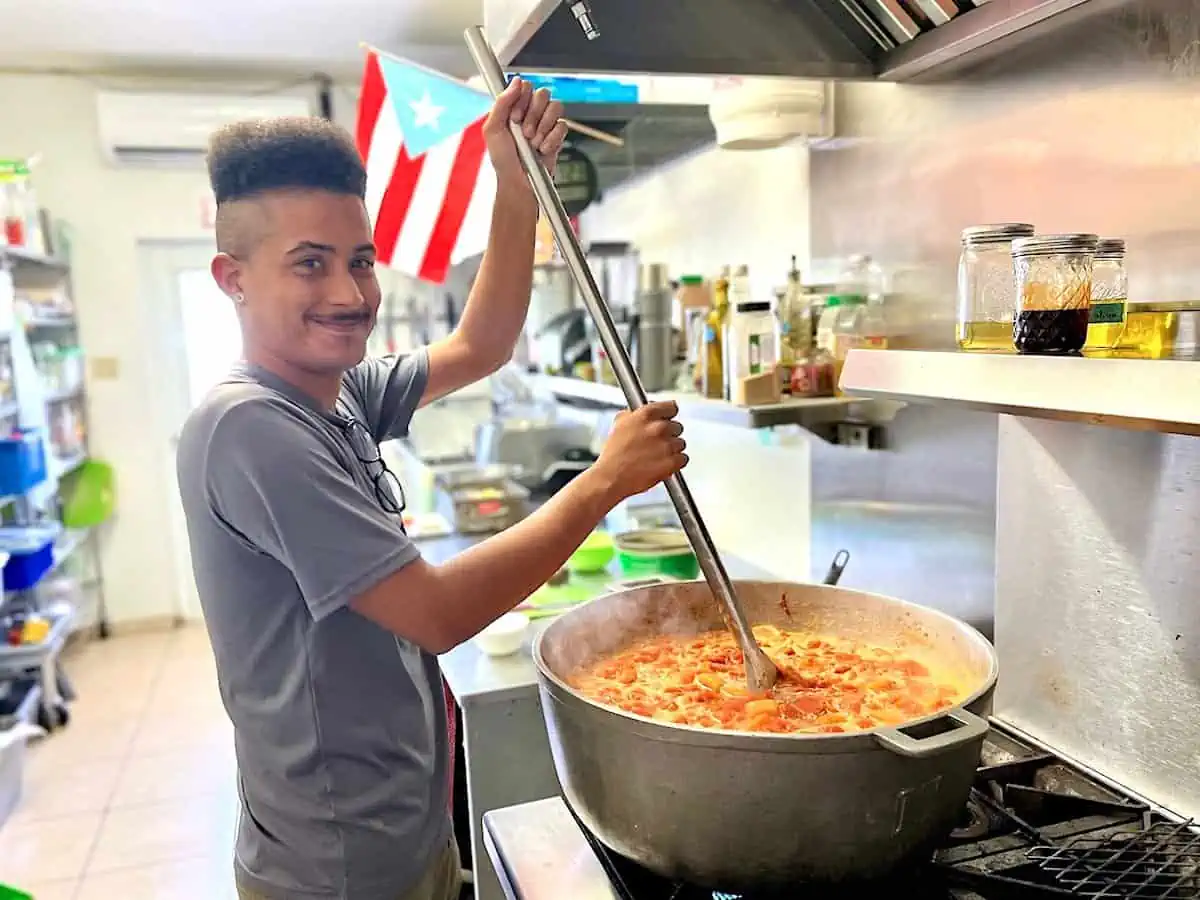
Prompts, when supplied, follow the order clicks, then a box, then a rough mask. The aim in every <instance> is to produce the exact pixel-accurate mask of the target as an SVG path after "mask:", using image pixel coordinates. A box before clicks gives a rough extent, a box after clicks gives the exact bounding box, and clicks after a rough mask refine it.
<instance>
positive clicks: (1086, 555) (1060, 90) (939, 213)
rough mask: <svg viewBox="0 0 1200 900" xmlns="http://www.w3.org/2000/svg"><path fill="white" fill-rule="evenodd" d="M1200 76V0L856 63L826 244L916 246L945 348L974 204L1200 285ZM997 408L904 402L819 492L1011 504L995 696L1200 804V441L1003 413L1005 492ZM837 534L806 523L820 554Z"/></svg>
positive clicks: (1003, 530)
mask: <svg viewBox="0 0 1200 900" xmlns="http://www.w3.org/2000/svg"><path fill="white" fill-rule="evenodd" d="M1198 74H1200V0H1154V2H1144V3H1140V4H1136V5H1135V6H1133V7H1130V8H1127V9H1126V10H1125V11H1124V12H1118V13H1104V14H1102V15H1098V16H1094V17H1091V18H1089V19H1087V20H1085V21H1082V22H1079V23H1077V24H1076V25H1074V26H1072V27H1071V28H1069V29H1068V30H1066V31H1064V32H1059V33H1058V34H1055V35H1053V36H1051V37H1049V38H1047V39H1045V40H1042V41H1040V42H1036V43H1032V44H1028V45H1025V46H1022V47H1019V48H1014V49H1012V50H1011V51H1006V52H1004V53H1002V54H999V55H997V56H995V57H994V58H992V59H991V60H989V61H988V62H987V63H985V64H982V65H980V66H977V67H976V68H975V69H974V70H972V71H970V72H967V73H964V74H961V75H960V76H959V77H958V78H957V79H956V80H955V82H954V83H950V84H930V85H881V84H847V85H841V86H839V88H838V95H837V115H838V118H839V120H838V123H837V130H838V134H839V135H840V136H841V137H843V138H846V139H847V140H844V141H842V142H841V149H836V150H819V151H814V152H813V153H812V156H811V162H810V172H811V186H812V206H811V228H812V256H813V259H814V260H820V259H823V258H824V259H829V258H833V257H838V256H844V255H846V254H850V253H854V252H868V253H871V254H872V255H874V256H875V257H876V258H877V259H878V260H879V261H880V262H882V263H884V264H885V265H887V266H888V267H902V268H903V269H904V270H905V273H906V274H905V283H904V285H903V290H904V292H905V294H906V299H905V300H904V301H901V302H900V305H899V308H898V310H897V311H898V312H899V319H900V320H901V321H902V322H904V323H907V324H906V327H905V329H904V331H905V332H906V334H905V336H904V338H905V342H906V343H908V344H909V345H913V346H920V347H929V348H949V347H952V346H953V341H954V319H955V297H954V287H955V272H956V261H957V256H958V249H959V246H958V236H959V233H960V231H961V229H962V228H964V227H965V226H968V225H973V224H980V223H985V222H996V221H1024V222H1030V223H1032V224H1034V225H1035V226H1036V227H1037V229H1038V230H1039V231H1041V232H1055V231H1089V232H1096V233H1099V234H1101V235H1103V236H1111V237H1123V238H1125V239H1126V241H1127V242H1128V266H1129V271H1130V297H1131V299H1132V300H1134V301H1138V300H1192V299H1197V295H1198V294H1200V290H1198V285H1200V77H1198ZM996 423H997V417H995V416H985V415H981V414H974V413H958V412H954V411H951V410H944V409H941V410H936V411H934V410H928V409H917V408H912V409H909V410H907V411H905V412H902V413H901V415H900V417H899V418H898V419H897V422H896V423H895V425H894V426H893V428H892V437H893V448H894V449H892V450H891V451H885V452H882V453H862V454H859V455H854V454H852V453H851V452H849V451H846V450H840V449H838V448H829V447H822V448H818V450H817V451H814V454H813V473H812V484H813V491H814V494H815V496H816V498H817V501H818V504H833V505H834V506H841V507H845V506H847V505H851V506H852V505H853V504H854V501H856V500H857V501H881V500H882V501H885V503H892V504H897V505H901V506H903V505H904V504H907V503H917V504H925V505H930V504H937V503H939V502H940V503H948V504H950V505H952V506H956V507H958V508H960V509H961V510H963V511H964V512H963V515H965V516H966V517H967V520H968V521H973V522H975V523H976V524H978V523H980V522H986V521H988V520H989V519H990V517H992V516H993V515H995V513H996V511H997V509H998V513H999V525H998V531H999V548H1000V550H999V555H998V563H999V575H998V581H997V584H996V609H997V613H996V618H997V627H996V632H997V635H996V637H997V647H998V650H999V652H1000V659H1001V668H1002V674H1001V689H1000V691H999V693H998V694H997V711H998V714H1000V715H1001V716H1003V717H1005V718H1006V719H1008V720H1010V721H1014V722H1016V723H1017V724H1019V725H1020V726H1022V727H1024V728H1027V729H1028V730H1030V731H1031V732H1032V733H1034V734H1035V735H1036V736H1037V737H1039V738H1041V739H1043V740H1045V741H1047V742H1048V743H1051V744H1052V745H1055V746H1056V747H1058V748H1060V749H1062V750H1065V751H1067V752H1069V753H1071V754H1073V755H1075V756H1076V757H1079V758H1081V759H1082V760H1083V761H1084V762H1086V763H1088V764H1090V765H1092V766H1094V767H1096V768H1099V769H1100V770H1102V771H1104V772H1105V773H1106V774H1108V775H1110V776H1111V777H1113V778H1116V779H1117V780H1126V781H1127V782H1128V783H1129V784H1130V785H1131V786H1132V787H1134V788H1136V789H1138V790H1141V791H1143V792H1144V793H1147V794H1150V795H1152V796H1154V798H1155V799H1158V800H1160V801H1162V802H1165V803H1166V804H1168V805H1169V806H1172V807H1174V808H1175V809H1177V810H1179V811H1180V812H1185V813H1188V814H1192V815H1196V814H1200V774H1197V772H1200V769H1198V768H1197V765H1198V763H1197V758H1196V749H1195V748H1196V747H1197V746H1200V726H1198V725H1197V724H1196V717H1195V716H1193V715H1190V713H1189V711H1190V710H1193V709H1194V708H1195V704H1196V703H1197V702H1198V701H1200V675H1198V674H1197V672H1198V671H1200V670H1198V668H1197V662H1196V660H1197V659H1198V658H1200V657H1198V656H1197V651H1196V646H1197V644H1196V640H1197V637H1196V636H1197V630H1198V629H1200V613H1198V612H1197V606H1196V604H1195V596H1194V595H1195V585H1196V577H1197V570H1196V567H1195V559H1194V554H1193V553H1192V551H1191V549H1189V548H1193V547H1195V546H1196V544H1197V541H1198V540H1200V531H1198V530H1197V523H1198V522H1200V518H1197V504H1200V466H1198V465H1197V459H1198V457H1200V443H1198V442H1197V439H1195V438H1186V437H1161V436H1154V435H1143V434H1132V433H1122V432H1112V431H1109V430H1107V429H1102V428H1089V427H1087V426H1078V425H1055V424H1052V423H1050V424H1048V423H1036V422H1034V423H1022V422H1020V421H1019V420H1009V419H1005V420H1003V421H1002V423H1001V428H1000V432H1001V435H1002V436H1003V438H1004V439H1003V440H1002V441H1001V456H1000V459H1001V463H1000V465H1001V466H1002V468H1001V470H1000V478H999V503H998V504H997V503H996V493H995V492H996V485H997V479H996V462H995V461H996V444H997V438H996V435H997V425H996ZM859 505H865V506H870V504H869V503H866V504H863V503H860V504H859ZM1180 529H1182V530H1180ZM821 534H822V531H821V526H820V525H819V524H817V523H814V544H815V546H814V558H815V561H817V562H819V560H820V559H821V550H820V549H818V547H819V545H820V542H821V540H822V538H821ZM980 537H981V539H983V538H986V537H987V536H986V535H980ZM942 549H943V550H944V551H945V555H948V556H950V557H951V558H953V557H952V554H953V553H955V552H959V551H958V550H957V549H956V545H954V544H951V543H944V544H942ZM976 549H977V548H976ZM884 552H890V551H886V550H885V551H884ZM895 562H896V561H895V560H889V561H888V563H889V564H895ZM900 562H903V560H901V561H900ZM983 562H984V560H983V559H982V557H981V556H978V554H977V558H976V563H977V564H982V563H983ZM940 577H942V576H941V574H940V573H935V575H934V580H935V581H936V579H937V578H940ZM940 583H941V585H942V589H943V590H945V589H947V588H950V587H953V586H954V584H955V582H953V581H951V582H945V580H944V578H943V579H942V581H941V582H940ZM972 583H974V584H975V585H976V587H978V583H979V579H978V578H976V579H974V581H973V582H972Z"/></svg>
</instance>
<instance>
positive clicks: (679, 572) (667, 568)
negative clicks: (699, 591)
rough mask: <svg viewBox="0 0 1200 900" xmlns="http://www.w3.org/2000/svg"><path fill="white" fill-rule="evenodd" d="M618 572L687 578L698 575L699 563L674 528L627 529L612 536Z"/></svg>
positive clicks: (687, 579)
mask: <svg viewBox="0 0 1200 900" xmlns="http://www.w3.org/2000/svg"><path fill="white" fill-rule="evenodd" d="M614 540H615V543H616V545H617V559H618V560H619V562H620V565H621V572H622V574H624V575H628V576H629V577H631V578H647V577H649V576H652V575H662V576H666V577H668V578H677V579H679V580H680V581H691V580H692V579H693V578H698V577H699V576H700V562H699V561H698V560H697V559H696V554H695V553H693V552H692V547H691V545H690V544H689V543H688V539H687V535H686V534H684V533H683V532H682V531H680V530H679V529H677V528H653V529H646V530H643V531H627V532H625V533H624V534H618V535H617V536H616V538H615V539H614Z"/></svg>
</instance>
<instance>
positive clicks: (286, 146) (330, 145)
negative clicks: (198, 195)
mask: <svg viewBox="0 0 1200 900" xmlns="http://www.w3.org/2000/svg"><path fill="white" fill-rule="evenodd" d="M208 178H209V182H210V183H211V184H212V190H213V193H214V194H215V195H216V199H217V206H220V205H221V204H222V203H227V202H231V201H235V200H246V199H250V198H252V197H255V196H257V195H260V194H264V193H267V192H270V191H285V190H319V191H330V192H332V193H335V194H348V195H352V196H355V197H358V198H360V199H361V198H363V197H364V196H365V195H366V189H367V172H366V169H365V168H364V166H363V162H362V159H361V158H360V157H359V155H358V150H357V149H356V148H355V146H354V142H353V141H352V140H351V139H350V135H349V134H347V133H346V131H345V129H343V128H340V127H338V126H337V125H334V124H333V123H332V122H330V121H328V120H326V119H319V118H315V117H287V118H277V119H251V120H248V121H244V122H235V123H233V124H232V125H226V126H225V127H224V128H221V129H220V130H218V131H217V132H216V133H215V134H213V136H212V139H211V141H210V142H209V147H208Z"/></svg>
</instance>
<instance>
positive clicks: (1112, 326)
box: [1083, 238, 1129, 356]
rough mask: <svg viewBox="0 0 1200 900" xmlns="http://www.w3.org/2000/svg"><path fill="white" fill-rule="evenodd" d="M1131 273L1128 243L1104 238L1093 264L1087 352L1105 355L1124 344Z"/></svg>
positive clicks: (1084, 348) (1085, 350) (1087, 353)
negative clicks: (1127, 271) (1126, 250)
mask: <svg viewBox="0 0 1200 900" xmlns="http://www.w3.org/2000/svg"><path fill="white" fill-rule="evenodd" d="M1128 295H1129V276H1128V275H1127V274H1126V272H1125V242H1124V241H1123V240H1120V239H1119V238H1103V239H1101V241H1100V243H1099V245H1097V247H1096V257H1095V260H1094V262H1093V263H1092V306H1091V315H1090V317H1089V319H1088V335H1087V343H1086V344H1084V346H1083V352H1084V353H1085V354H1086V355H1089V356H1090V355H1093V354H1094V355H1096V356H1105V355H1108V352H1109V351H1111V350H1115V349H1116V348H1117V346H1118V345H1119V344H1120V343H1121V334H1122V332H1124V331H1125V304H1126V302H1127V300H1128Z"/></svg>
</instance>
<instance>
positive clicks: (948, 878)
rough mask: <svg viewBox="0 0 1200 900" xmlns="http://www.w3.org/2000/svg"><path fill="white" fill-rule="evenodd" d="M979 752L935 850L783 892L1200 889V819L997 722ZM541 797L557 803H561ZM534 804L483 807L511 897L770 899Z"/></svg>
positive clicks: (802, 898) (1161, 898) (1147, 898)
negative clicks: (660, 859)
mask: <svg viewBox="0 0 1200 900" xmlns="http://www.w3.org/2000/svg"><path fill="white" fill-rule="evenodd" d="M981 762H982V765H981V766H980V768H979V770H978V773H977V777H976V780H975V786H974V788H973V789H972V792H971V798H970V800H969V801H968V803H967V806H966V808H965V809H964V810H963V813H962V817H961V819H960V823H959V825H958V827H957V828H956V829H955V830H954V831H953V832H952V833H951V834H950V835H948V836H947V837H946V839H945V840H944V841H943V842H942V844H941V846H940V848H939V849H938V850H937V851H936V852H935V853H934V855H933V858H932V859H930V860H928V861H927V862H925V863H923V864H921V865H919V866H916V867H915V868H913V869H912V870H911V871H907V872H901V873H897V874H895V875H893V876H891V877H889V878H887V879H886V880H885V881H884V882H882V883H873V884H869V885H861V886H855V888H853V889H851V888H848V887H846V886H843V887H841V888H838V889H829V888H825V889H821V888H815V887H805V886H801V885H798V886H796V887H795V888H793V889H789V890H788V891H787V892H786V894H785V896H786V897H787V898H788V900H809V898H812V900H818V898H819V900H824V898H828V897H845V896H846V895H847V891H848V890H854V893H855V895H856V896H864V897H866V896H877V895H879V894H881V893H882V892H884V891H887V892H889V893H892V894H898V895H901V896H904V897H906V898H910V900H1009V898H1014V897H1019V898H1022V900H1026V898H1028V900H1033V898H1067V897H1104V898H1138V900H1152V898H1153V900H1166V898H1170V900H1175V898H1180V900H1182V898H1191V900H1197V898H1200V831H1197V830H1196V829H1195V828H1194V827H1193V826H1192V824H1191V823H1188V822H1177V821H1174V820H1172V819H1168V818H1167V817H1166V816H1164V815H1161V814H1160V813H1159V812H1157V811H1155V810H1153V809H1151V808H1150V807H1148V806H1146V805H1145V804H1143V803H1141V802H1138V801H1136V800H1134V799H1131V798H1130V797H1128V796H1126V795H1124V794H1122V793H1120V792H1119V791H1118V790H1116V789H1115V788H1113V787H1110V786H1108V785H1107V784H1105V783H1102V782H1101V781H1099V780H1098V779H1096V778H1094V777H1092V776H1090V775H1088V774H1087V773H1085V772H1083V771H1082V770H1080V769H1078V768H1076V767H1074V766H1072V765H1070V764H1068V763H1067V762H1065V761H1063V760H1062V759H1060V758H1058V757H1057V756H1055V755H1053V754H1051V753H1046V752H1044V751H1042V750H1041V749H1039V748H1036V747H1034V746H1032V745H1031V744H1029V743H1026V742H1024V741H1022V740H1020V739H1018V738H1017V737H1016V736H1014V735H1011V734H1009V733H1006V732H1003V731H1000V730H998V729H996V728H993V730H992V731H991V732H990V734H989V736H988V739H987V742H986V743H985V745H984V749H983V753H982V759H981ZM544 804H557V807H556V808H555V810H554V813H553V814H552V813H551V808H550V807H549V806H544ZM526 806H527V807H530V808H531V809H530V810H529V812H530V813H531V814H533V816H534V819H536V821H534V820H533V819H531V820H530V821H527V822H525V823H524V827H522V823H520V822H519V821H518V815H517V814H518V812H519V811H520V810H521V809H523V807H513V808H511V809H509V810H497V811H496V812H493V813H488V814H487V815H485V816H484V824H485V826H486V830H487V840H486V843H487V844H488V847H489V852H491V854H492V856H493V861H494V863H495V865H496V871H497V872H498V873H499V874H500V876H501V882H502V884H503V886H504V890H505V893H506V894H507V895H508V897H509V900H550V898H552V897H553V898H555V900H558V898H562V897H568V896H570V897H572V898H580V900H582V898H583V897H587V898H589V900H591V898H597V900H610V898H611V900H766V898H765V897H760V896H759V895H757V894H755V895H753V896H749V895H746V896H744V897H740V898H739V895H735V894H724V893H721V892H714V891H713V890H712V889H710V888H701V887H698V886H695V885H689V884H685V883H680V882H673V881H671V880H669V879H666V878H662V877H661V876H658V875H655V874H653V873H652V872H649V871H648V870H646V869H645V868H643V867H642V866H640V865H638V864H637V863H634V862H632V861H630V860H628V859H625V858H623V857H621V856H619V855H617V854H616V853H614V852H613V851H611V850H609V849H608V848H607V847H605V846H604V845H603V844H602V843H601V842H600V841H599V840H598V839H597V838H596V837H595V836H594V835H592V834H591V833H590V832H589V831H588V830H587V828H585V827H584V826H583V824H582V823H581V822H580V821H579V819H578V818H577V817H576V816H575V814H574V812H573V811H572V810H571V809H570V807H569V806H567V804H566V803H565V802H564V801H561V800H557V799H556V800H552V801H540V802H539V803H536V804H527V805H526ZM532 807H540V809H538V810H537V811H536V812H535V811H534V810H533V809H532ZM568 830H569V831H570V832H571V833H570V834H565V835H564V834H563V833H564V832H566V831H568ZM555 845H559V846H560V847H561V848H563V849H566V848H570V853H569V854H568V856H569V857H570V860H569V861H568V860H567V859H560V860H558V862H557V865H556V864H555V863H554V862H553V861H552V860H551V859H549V858H548V854H551V853H552V852H553V850H554V846H555ZM539 851H540V852H539ZM589 856H590V857H591V858H590V860H589V859H588V858H587V857H589ZM564 866H565V867H566V868H563V867H564ZM585 873H586V877H585ZM560 876H561V877H560ZM563 878H567V879H569V880H570V879H573V880H572V881H571V883H569V884H568V883H564V882H563V880H562V879H563ZM550 881H553V882H554V884H553V885H551V884H549V882H550ZM585 882H586V883H585ZM778 896H779V895H773V897H772V898H771V900H776V898H778Z"/></svg>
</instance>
